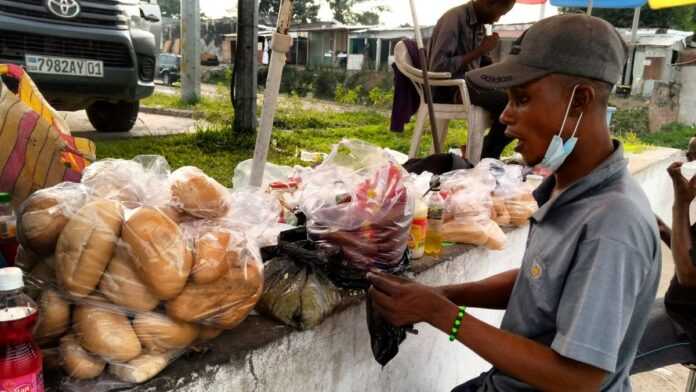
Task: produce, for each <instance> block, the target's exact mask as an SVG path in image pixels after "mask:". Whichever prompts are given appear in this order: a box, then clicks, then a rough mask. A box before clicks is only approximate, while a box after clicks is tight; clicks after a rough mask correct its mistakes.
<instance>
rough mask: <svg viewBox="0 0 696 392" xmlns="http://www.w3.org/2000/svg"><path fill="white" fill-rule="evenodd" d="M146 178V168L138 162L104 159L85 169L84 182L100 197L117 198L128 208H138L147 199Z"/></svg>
mask: <svg viewBox="0 0 696 392" xmlns="http://www.w3.org/2000/svg"><path fill="white" fill-rule="evenodd" d="M145 178H146V174H145V169H144V168H143V166H142V165H141V164H140V163H138V162H135V161H128V160H124V159H104V160H101V161H98V162H94V163H92V164H91V165H89V166H88V167H87V168H86V169H85V171H84V173H83V174H82V183H83V184H84V185H85V186H87V187H88V188H90V189H91V190H92V193H93V194H94V196H96V197H98V198H102V199H109V200H116V201H118V202H120V203H123V205H125V206H126V207H128V208H136V207H138V206H139V205H140V204H141V203H142V202H143V200H144V199H145V184H144V183H143V181H144V180H145Z"/></svg>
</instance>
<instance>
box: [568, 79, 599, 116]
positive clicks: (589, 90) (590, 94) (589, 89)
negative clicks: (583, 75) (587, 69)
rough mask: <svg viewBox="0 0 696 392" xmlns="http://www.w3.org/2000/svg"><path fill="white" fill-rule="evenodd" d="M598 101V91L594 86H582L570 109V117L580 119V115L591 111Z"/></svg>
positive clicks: (577, 91)
mask: <svg viewBox="0 0 696 392" xmlns="http://www.w3.org/2000/svg"><path fill="white" fill-rule="evenodd" d="M571 94H572V93H571ZM596 99H597V91H596V90H595V88H594V86H592V85H589V84H580V85H578V87H577V89H576V90H575V97H574V98H573V104H572V106H571V109H570V116H572V117H579V116H580V113H585V114H587V112H588V111H589V109H590V108H591V107H592V105H593V104H594V103H595V100H596Z"/></svg>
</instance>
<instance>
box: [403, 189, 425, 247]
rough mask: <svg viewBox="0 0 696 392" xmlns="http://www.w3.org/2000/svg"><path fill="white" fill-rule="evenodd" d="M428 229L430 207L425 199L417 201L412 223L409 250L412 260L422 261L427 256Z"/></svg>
mask: <svg viewBox="0 0 696 392" xmlns="http://www.w3.org/2000/svg"><path fill="white" fill-rule="evenodd" d="M427 229H428V205H427V204H426V203H425V201H423V199H421V198H418V199H416V210H415V213H414V215H413V223H411V235H410V236H409V240H408V248H409V249H410V250H411V258H412V259H420V258H421V257H423V255H424V254H425V236H426V233H427Z"/></svg>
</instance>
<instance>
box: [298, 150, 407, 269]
mask: <svg viewBox="0 0 696 392" xmlns="http://www.w3.org/2000/svg"><path fill="white" fill-rule="evenodd" d="M407 177H408V174H407V173H406V172H405V171H404V170H403V169H402V168H401V167H400V166H399V165H398V164H397V163H395V162H394V161H393V160H392V158H391V157H390V156H389V154H387V153H386V152H384V151H383V150H381V149H379V148H377V147H374V146H371V145H369V144H366V143H363V142H358V141H350V140H344V141H342V142H341V143H339V144H338V145H336V146H335V147H334V149H333V151H332V152H331V154H330V155H329V156H328V158H327V159H326V160H325V161H324V163H322V164H321V165H320V166H319V167H317V168H316V169H315V170H314V171H313V172H312V173H311V174H310V175H308V176H306V177H305V178H304V179H303V180H304V186H303V191H302V211H303V212H304V213H305V215H306V216H307V228H308V229H309V232H310V236H311V238H312V239H314V240H323V241H328V242H330V243H332V244H334V245H338V246H340V247H341V248H342V250H343V253H344V256H345V258H346V260H347V261H348V262H349V263H351V264H352V265H353V266H355V267H356V268H360V269H362V270H368V269H370V268H379V269H383V270H388V271H392V272H394V271H397V270H401V269H402V267H403V256H404V252H405V251H406V248H407V244H408V238H409V230H410V226H411V220H412V218H413V211H414V199H413V197H412V194H410V193H409V191H408V189H407V187H406V185H405V184H406V178H407Z"/></svg>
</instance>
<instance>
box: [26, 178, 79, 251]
mask: <svg viewBox="0 0 696 392" xmlns="http://www.w3.org/2000/svg"><path fill="white" fill-rule="evenodd" d="M86 200H87V193H86V191H85V189H84V188H82V187H81V186H79V185H77V184H61V185H58V186H56V187H53V188H47V189H43V190H40V191H37V192H35V193H34V194H32V195H31V196H29V198H28V199H27V200H25V201H24V203H23V204H22V206H21V207H20V210H19V213H18V215H17V239H18V240H19V242H20V244H22V246H23V247H25V248H26V249H28V250H31V251H33V252H34V253H36V254H37V255H39V256H48V255H51V254H53V252H54V251H55V249H56V243H57V241H58V236H60V233H61V232H62V231H63V229H64V228H65V225H67V224H68V220H69V219H70V217H71V216H72V215H73V214H74V213H76V212H77V211H78V210H79V209H80V208H81V207H82V206H83V205H84V204H85V202H86Z"/></svg>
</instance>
